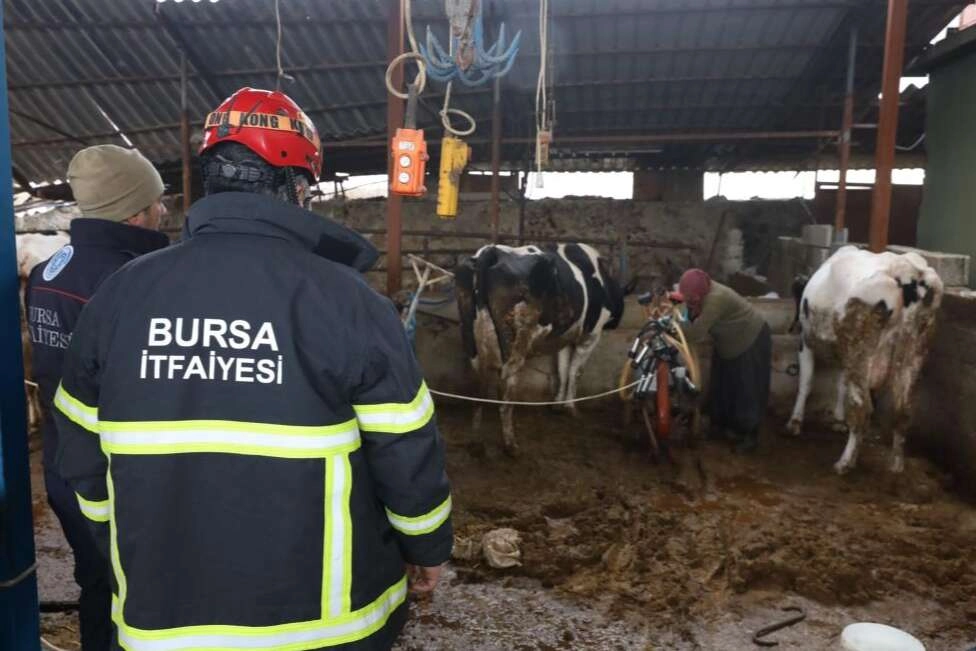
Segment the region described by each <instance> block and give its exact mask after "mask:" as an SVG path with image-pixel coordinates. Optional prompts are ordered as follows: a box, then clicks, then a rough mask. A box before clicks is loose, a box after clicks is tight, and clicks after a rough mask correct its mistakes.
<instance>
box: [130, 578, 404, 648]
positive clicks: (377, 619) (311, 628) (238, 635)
mask: <svg viewBox="0 0 976 651" xmlns="http://www.w3.org/2000/svg"><path fill="white" fill-rule="evenodd" d="M406 596H407V580H406V577H403V578H401V579H400V580H399V581H397V582H396V583H395V584H393V585H392V586H390V587H389V588H388V589H387V590H386V591H385V592H384V593H383V594H382V595H380V596H379V597H378V598H377V599H376V600H375V601H373V602H372V603H371V604H369V605H367V606H365V607H364V608H360V609H359V610H356V611H353V612H349V613H346V614H344V615H341V616H339V617H331V618H322V619H320V620H316V621H311V622H298V623H294V624H282V625H279V626H260V627H258V626H220V625H217V626H187V627H183V628H173V629H166V630H156V631H146V630H140V629H136V628H133V627H131V626H129V625H127V624H126V623H125V621H124V618H123V616H122V608H121V604H120V606H119V607H118V608H115V609H113V610H114V614H113V617H114V619H115V623H116V625H117V626H118V635H119V643H120V644H121V645H122V647H123V648H124V649H126V651H189V650H191V649H192V650H193V651H198V650H202V649H207V650H211V649H222V650H223V649H228V650H229V649H254V650H259V651H306V650H307V649H318V648H321V647H329V646H336V645H339V644H349V643H351V642H356V641H358V640H362V639H363V638H366V637H369V636H370V635H372V634H373V633H375V632H376V631H378V630H379V629H380V628H382V627H383V625H384V624H386V622H387V620H388V619H389V617H390V614H392V613H393V611H394V610H396V609H397V608H398V607H399V606H400V605H401V604H402V603H403V602H404V600H405V599H406Z"/></svg>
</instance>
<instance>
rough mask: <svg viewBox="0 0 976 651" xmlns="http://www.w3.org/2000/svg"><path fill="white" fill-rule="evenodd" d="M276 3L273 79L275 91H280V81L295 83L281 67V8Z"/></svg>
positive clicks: (276, 1) (276, 0)
mask: <svg viewBox="0 0 976 651" xmlns="http://www.w3.org/2000/svg"><path fill="white" fill-rule="evenodd" d="M278 1H279V0H275V5H274V8H275V26H276V28H277V33H278V36H277V39H276V41H275V62H276V63H277V66H278V76H277V78H276V79H275V90H281V80H282V79H287V80H288V81H295V78H294V77H292V76H291V75H289V74H285V69H284V68H283V67H282V66H281V8H280V7H279V6H278Z"/></svg>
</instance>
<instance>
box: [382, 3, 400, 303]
mask: <svg viewBox="0 0 976 651" xmlns="http://www.w3.org/2000/svg"><path fill="white" fill-rule="evenodd" d="M389 2H390V15H389V18H388V20H387V41H386V60H387V61H392V60H393V59H395V58H396V57H398V56H400V53H401V52H403V31H404V30H403V14H402V12H401V11H400V9H401V7H400V0H389ZM392 77H393V79H392V81H393V87H394V88H396V89H398V90H402V89H403V66H398V67H397V68H396V70H394V71H393V75H392ZM403 117H404V103H403V100H401V99H399V98H397V97H394V96H393V95H389V94H388V95H387V104H386V131H387V139H386V142H387V148H388V149H389V146H390V142H392V140H393V137H394V136H395V135H396V130H397V129H398V128H400V127H403ZM392 174H393V159H392V158H390V160H389V163H388V165H387V176H388V177H392ZM402 209H403V197H401V196H400V195H398V194H393V193H392V192H391V193H389V196H388V197H387V199H386V293H387V294H388V295H389V296H393V295H394V294H395V293H397V292H398V291H400V288H401V287H402V282H401V272H402V271H403V269H402V267H403V259H402V256H401V244H402V237H403V223H402V219H401V218H402V215H401V213H402Z"/></svg>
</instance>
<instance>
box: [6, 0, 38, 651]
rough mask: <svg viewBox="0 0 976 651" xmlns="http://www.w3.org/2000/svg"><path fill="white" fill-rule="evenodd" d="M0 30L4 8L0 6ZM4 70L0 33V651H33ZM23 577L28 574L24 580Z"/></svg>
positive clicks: (33, 597)
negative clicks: (0, 361)
mask: <svg viewBox="0 0 976 651" xmlns="http://www.w3.org/2000/svg"><path fill="white" fill-rule="evenodd" d="M0 24H3V4H2V3H0ZM6 71H7V65H6V52H5V49H4V38H3V31H2V30H0V89H2V91H0V360H3V362H2V365H0V366H2V368H0V586H4V585H5V584H8V583H10V582H12V581H13V580H14V579H16V578H17V577H20V576H24V578H23V579H22V580H21V581H20V582H18V583H16V584H15V585H12V586H10V587H0V649H3V651H37V650H38V648H39V647H40V631H39V624H38V614H37V612H38V611H37V580H36V578H35V576H36V575H35V574H34V573H33V572H29V570H30V568H31V567H33V565H34V560H35V559H34V528H33V523H32V519H31V491H30V465H29V461H28V451H27V414H26V409H25V398H24V365H23V359H22V356H21V343H20V341H21V340H20V303H19V293H18V290H19V282H18V278H17V251H16V240H15V239H14V202H13V189H12V186H13V181H12V179H11V159H10V117H9V114H8V112H7V72H6ZM25 573H26V574H25Z"/></svg>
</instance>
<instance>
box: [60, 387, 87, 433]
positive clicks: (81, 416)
mask: <svg viewBox="0 0 976 651" xmlns="http://www.w3.org/2000/svg"><path fill="white" fill-rule="evenodd" d="M54 406H55V407H57V408H58V411H60V412H61V413H62V414H64V415H65V416H67V417H68V418H69V419H70V420H71V421H72V422H74V423H76V424H78V425H81V426H82V427H84V428H85V429H86V430H88V431H90V432H94V433H95V434H98V408H97V407H89V406H88V405H86V404H85V403H83V402H82V401H81V400H78V399H77V398H75V397H74V396H73V395H71V394H70V393H68V391H67V389H65V388H64V385H63V384H59V385H58V390H57V392H56V393H55V394H54Z"/></svg>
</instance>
